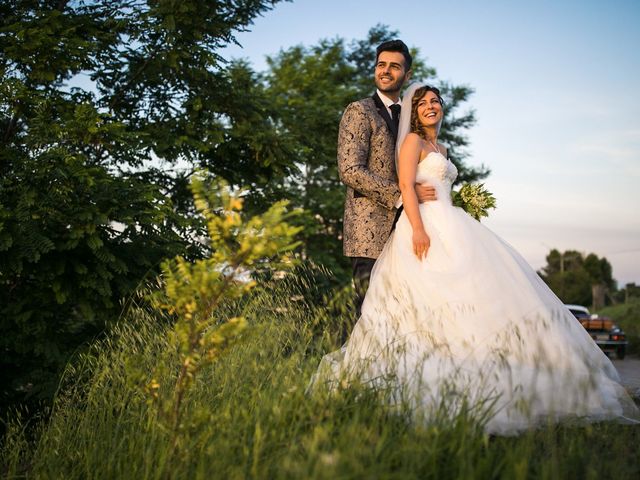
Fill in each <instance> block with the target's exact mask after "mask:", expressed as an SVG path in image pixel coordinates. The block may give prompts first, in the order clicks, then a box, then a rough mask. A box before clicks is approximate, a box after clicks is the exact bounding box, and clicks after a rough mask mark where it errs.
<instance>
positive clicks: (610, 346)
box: [565, 305, 629, 359]
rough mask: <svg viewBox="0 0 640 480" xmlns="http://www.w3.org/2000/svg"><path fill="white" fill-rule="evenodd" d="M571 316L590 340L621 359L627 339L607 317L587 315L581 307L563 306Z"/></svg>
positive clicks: (585, 310)
mask: <svg viewBox="0 0 640 480" xmlns="http://www.w3.org/2000/svg"><path fill="white" fill-rule="evenodd" d="M565 306H566V307H567V308H568V309H569V311H570V312H571V313H573V316H574V317H576V319H577V320H578V321H579V322H580V324H581V325H582V326H583V327H584V328H585V330H586V331H587V332H588V333H589V335H591V338H593V340H594V341H595V342H596V344H597V345H598V346H599V347H600V348H601V349H602V351H603V352H605V353H607V354H610V353H612V352H615V354H616V357H618V358H619V359H623V358H624V357H625V355H626V353H627V345H628V343H629V342H627V337H626V335H625V334H624V332H623V331H622V329H621V328H620V327H618V326H617V325H615V324H614V323H613V320H611V319H610V318H609V317H599V316H598V315H595V314H594V315H592V314H591V313H589V309H588V308H587V307H583V306H582V305H565Z"/></svg>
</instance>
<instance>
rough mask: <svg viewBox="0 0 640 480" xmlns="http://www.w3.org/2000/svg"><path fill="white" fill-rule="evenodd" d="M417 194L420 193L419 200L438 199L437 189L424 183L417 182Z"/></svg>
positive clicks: (421, 201)
mask: <svg viewBox="0 0 640 480" xmlns="http://www.w3.org/2000/svg"><path fill="white" fill-rule="evenodd" d="M416 194H417V195H418V202H420V203H424V202H432V201H433V200H437V199H438V195H437V193H436V189H435V188H434V187H432V186H431V185H424V184H421V183H416Z"/></svg>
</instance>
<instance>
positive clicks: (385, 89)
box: [375, 75, 404, 93]
mask: <svg viewBox="0 0 640 480" xmlns="http://www.w3.org/2000/svg"><path fill="white" fill-rule="evenodd" d="M375 84H376V87H377V88H378V90H380V91H381V92H382V93H400V89H402V85H403V84H404V75H403V76H402V77H400V78H399V79H397V80H396V81H395V82H392V83H387V84H384V85H383V84H382V82H381V81H380V78H379V77H376V78H375Z"/></svg>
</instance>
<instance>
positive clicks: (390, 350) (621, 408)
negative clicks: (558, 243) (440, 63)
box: [312, 152, 638, 434]
mask: <svg viewBox="0 0 640 480" xmlns="http://www.w3.org/2000/svg"><path fill="white" fill-rule="evenodd" d="M456 176H457V170H456V168H455V166H454V165H453V164H452V163H451V162H450V161H449V160H447V159H446V158H445V157H444V156H443V155H441V154H439V153H436V152H431V153H429V155H427V157H426V158H424V159H423V160H422V161H421V162H420V163H419V164H418V170H417V177H416V181H417V182H428V183H429V184H431V185H434V186H435V187H436V190H437V193H438V200H437V201H433V202H426V203H424V204H421V205H420V207H419V208H420V212H421V216H422V221H423V222H424V226H425V230H426V232H427V233H428V235H429V237H430V239H431V246H430V249H429V251H428V254H427V256H426V258H425V259H423V260H419V259H418V258H417V257H416V256H415V254H414V253H413V248H412V229H411V225H410V223H409V220H408V218H407V216H406V215H405V214H404V213H403V214H402V215H401V216H400V219H399V220H398V223H397V224H396V228H395V230H394V232H393V233H392V235H391V237H390V239H389V241H388V242H387V244H386V246H385V248H384V250H383V252H382V254H381V255H380V257H379V259H378V260H377V262H376V264H375V266H374V269H373V272H372V275H371V281H370V284H369V289H368V291H367V295H366V298H365V300H364V303H363V305H362V314H361V317H360V318H359V320H358V322H357V323H356V325H355V327H354V329H353V332H352V334H351V336H350V338H349V340H348V341H347V342H346V344H345V345H344V346H343V347H342V348H341V349H340V350H339V351H337V352H333V353H330V354H328V355H326V356H325V357H324V358H323V359H322V361H321V364H320V366H319V368H318V372H317V373H316V375H315V377H314V379H313V380H312V383H313V384H315V385H316V386H317V385H318V384H320V383H324V384H328V385H329V386H330V388H333V387H335V386H336V385H337V384H338V382H341V381H342V382H344V381H347V382H349V381H350V380H357V381H358V382H363V383H365V384H371V385H372V386H377V387H383V388H384V389H385V390H386V391H387V392H388V397H387V401H388V402H390V403H400V402H403V403H405V404H408V405H409V406H410V408H411V409H413V410H415V411H416V412H420V413H421V415H423V418H425V419H427V420H428V419H429V416H430V415H435V414H436V411H437V410H441V411H442V408H443V406H444V408H445V410H447V409H448V410H450V412H452V414H454V413H455V412H456V411H460V409H461V408H463V407H464V406H465V405H466V406H467V407H468V406H473V405H476V406H483V407H479V408H478V411H481V410H482V414H483V415H485V420H484V424H485V429H486V431H487V432H489V433H495V434H513V433H517V432H519V431H522V430H523V429H526V428H529V427H531V426H535V425H538V424H541V423H546V422H548V421H556V420H560V419H567V418H571V419H577V420H586V421H597V420H605V419H616V418H617V419H620V420H623V421H624V420H625V419H630V417H636V418H637V417H638V409H637V407H636V406H635V405H634V403H633V401H632V400H631V399H630V398H629V396H628V394H627V393H626V391H625V390H624V388H623V387H622V386H621V385H620V383H619V377H618V374H617V372H616V370H615V368H614V366H613V364H612V363H611V361H610V360H609V359H608V358H607V357H606V356H605V355H604V354H603V353H602V351H601V350H600V349H599V348H598V347H597V346H596V345H595V343H594V342H593V340H592V339H591V338H590V337H589V335H588V334H587V333H586V331H585V330H584V328H583V327H582V326H581V325H580V323H579V322H578V321H577V320H576V319H575V318H574V317H573V315H572V314H571V313H570V312H569V311H568V310H567V309H566V308H565V307H564V305H563V304H562V302H561V301H560V300H559V299H558V298H557V297H556V296H555V295H554V294H553V292H552V291H551V290H550V289H549V288H548V287H547V286H546V285H545V283H544V282H543V281H542V280H541V279H540V277H539V276H538V275H537V274H536V272H535V271H534V270H533V269H532V268H531V267H530V266H529V265H528V264H527V262H526V261H525V260H524V259H523V258H522V257H521V256H520V255H519V254H518V253H517V252H516V251H515V250H514V249H513V248H512V247H511V246H510V245H508V244H507V243H506V242H504V241H503V240H502V239H500V238H499V237H498V236H496V235H495V234H494V233H493V232H491V231H490V230H489V229H487V228H486V227H485V226H484V225H482V224H480V222H478V221H476V220H474V219H473V218H472V217H470V216H469V215H467V214H466V213H465V212H464V211H463V210H462V209H460V208H457V207H454V206H452V204H451V198H450V192H451V185H452V183H453V181H454V180H455V178H456ZM630 421H633V420H630Z"/></svg>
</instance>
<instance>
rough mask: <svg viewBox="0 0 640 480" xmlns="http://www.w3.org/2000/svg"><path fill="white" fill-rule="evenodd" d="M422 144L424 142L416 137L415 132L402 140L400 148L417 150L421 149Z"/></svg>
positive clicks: (418, 136) (419, 137)
mask: <svg viewBox="0 0 640 480" xmlns="http://www.w3.org/2000/svg"><path fill="white" fill-rule="evenodd" d="M423 143H424V140H423V139H422V137H421V136H420V135H418V134H417V133H415V132H409V133H407V136H406V137H405V138H404V141H403V142H402V147H403V148H405V147H409V148H417V147H420V148H422V144H423Z"/></svg>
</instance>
